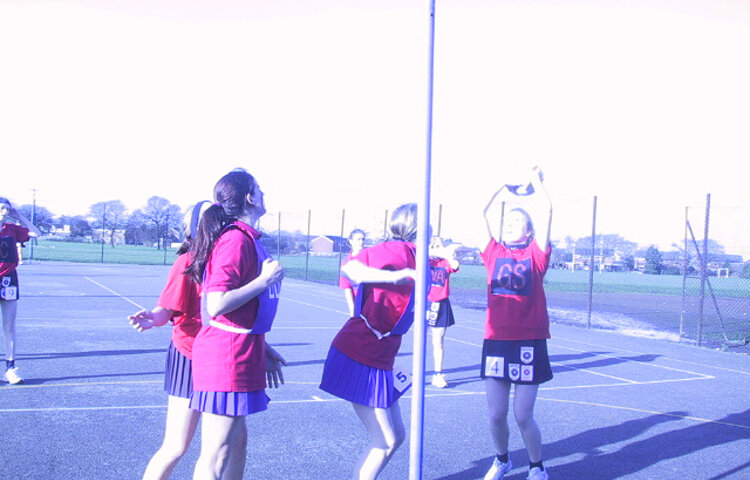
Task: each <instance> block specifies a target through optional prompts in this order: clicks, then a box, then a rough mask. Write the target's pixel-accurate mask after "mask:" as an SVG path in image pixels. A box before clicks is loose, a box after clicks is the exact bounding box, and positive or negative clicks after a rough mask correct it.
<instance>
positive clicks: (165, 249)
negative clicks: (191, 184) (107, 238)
mask: <svg viewBox="0 0 750 480" xmlns="http://www.w3.org/2000/svg"><path fill="white" fill-rule="evenodd" d="M167 235H169V210H168V209H167V220H166V223H165V224H164V238H163V239H162V243H164V265H166V264H167ZM112 242H113V243H114V237H113V238H112Z"/></svg>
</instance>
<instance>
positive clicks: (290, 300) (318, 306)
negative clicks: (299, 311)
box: [282, 298, 349, 315]
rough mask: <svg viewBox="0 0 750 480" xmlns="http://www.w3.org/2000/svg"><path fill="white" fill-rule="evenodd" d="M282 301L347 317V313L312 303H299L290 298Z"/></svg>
mask: <svg viewBox="0 0 750 480" xmlns="http://www.w3.org/2000/svg"><path fill="white" fill-rule="evenodd" d="M282 300H286V301H287V302H292V303H298V304H300V305H304V306H306V307H313V308H317V309H320V310H326V311H328V312H335V313H340V314H342V315H349V312H345V311H343V310H334V309H332V308H328V307H321V306H320V305H315V304H313V303H307V302H301V301H299V300H292V299H291V298H282Z"/></svg>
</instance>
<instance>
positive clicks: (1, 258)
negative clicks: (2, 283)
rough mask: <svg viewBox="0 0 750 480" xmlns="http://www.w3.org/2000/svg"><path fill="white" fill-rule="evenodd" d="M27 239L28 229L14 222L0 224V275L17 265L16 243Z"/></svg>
mask: <svg viewBox="0 0 750 480" xmlns="http://www.w3.org/2000/svg"><path fill="white" fill-rule="evenodd" d="M28 241H29V229H28V228H26V227H22V226H20V225H16V224H15V223H3V224H2V226H0V275H7V274H9V273H12V272H13V270H15V269H16V267H17V266H18V247H17V246H16V244H17V243H19V242H20V243H23V242H28Z"/></svg>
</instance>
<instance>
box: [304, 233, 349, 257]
mask: <svg viewBox="0 0 750 480" xmlns="http://www.w3.org/2000/svg"><path fill="white" fill-rule="evenodd" d="M349 250H350V249H349V241H348V240H347V239H346V238H342V237H339V236H335V235H321V236H319V237H315V238H313V239H312V240H310V253H314V254H318V255H326V254H333V253H339V252H343V253H349Z"/></svg>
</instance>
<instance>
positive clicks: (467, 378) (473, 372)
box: [427, 363, 483, 389]
mask: <svg viewBox="0 0 750 480" xmlns="http://www.w3.org/2000/svg"><path fill="white" fill-rule="evenodd" d="M480 368H481V365H480V364H478V363H477V364H476V365H467V366H465V367H456V368H446V369H443V373H445V374H446V380H448V386H447V387H446V388H447V389H450V388H456V387H459V386H461V385H466V384H469V383H477V382H481V381H483V380H482V378H481V377H480V376H479V369H480ZM466 372H469V375H463V376H458V377H457V376H456V374H457V373H458V374H461V373H466ZM433 373H434V372H433V371H429V372H428V373H427V375H428V376H430V375H432V374H433Z"/></svg>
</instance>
